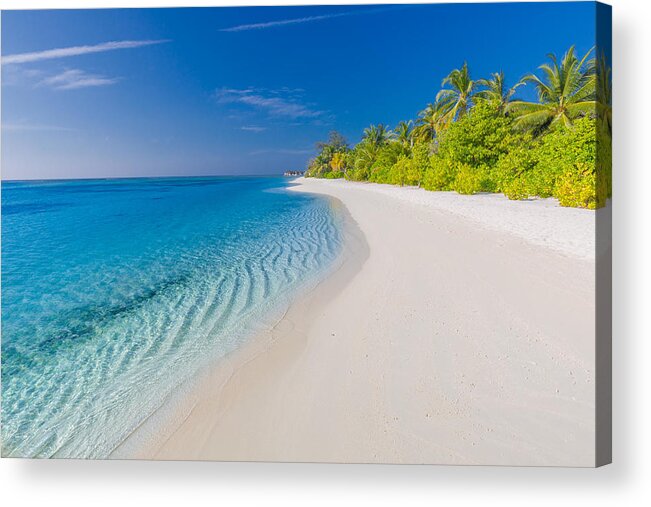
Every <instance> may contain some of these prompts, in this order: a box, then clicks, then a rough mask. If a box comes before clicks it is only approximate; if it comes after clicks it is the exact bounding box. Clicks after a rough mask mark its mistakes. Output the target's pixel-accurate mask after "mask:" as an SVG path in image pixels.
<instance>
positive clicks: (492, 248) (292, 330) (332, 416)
mask: <svg viewBox="0 0 651 507" xmlns="http://www.w3.org/2000/svg"><path fill="white" fill-rule="evenodd" d="M296 182H297V186H296V187H293V190H294V191H299V192H316V193H320V194H325V195H329V196H332V197H334V198H336V199H338V200H339V201H340V202H341V203H343V205H344V206H345V208H346V209H347V211H348V213H349V220H348V221H349V226H348V228H347V232H346V249H345V252H344V255H343V263H342V264H341V266H340V267H339V269H338V270H337V271H336V272H335V273H334V274H333V275H332V276H330V277H329V278H328V279H327V280H326V281H324V282H323V283H321V284H320V285H319V286H318V287H317V288H316V289H315V290H313V291H311V292H310V293H309V294H308V295H307V296H306V297H304V298H301V299H300V300H299V301H297V302H296V303H295V304H293V305H292V307H291V308H290V309H289V311H288V312H287V313H286V315H285V316H284V317H283V318H282V319H281V320H280V321H279V322H278V324H277V325H276V326H275V327H274V328H273V329H272V330H270V331H267V332H264V333H261V335H260V336H258V337H256V338H255V339H254V340H252V341H251V344H250V345H249V346H247V347H245V348H244V349H242V350H240V351H238V352H237V353H235V354H233V355H232V356H230V357H229V358H228V359H227V360H224V361H222V362H221V363H220V364H219V365H217V366H216V367H215V368H214V371H211V372H210V373H209V374H207V375H206V377H205V378H204V379H202V381H201V382H200V385H199V386H198V387H196V388H195V389H193V391H192V393H191V394H189V395H188V396H186V397H185V398H184V399H185V404H184V405H183V409H182V410H181V409H179V410H178V415H177V417H176V419H174V418H173V419H172V420H173V424H168V425H167V430H166V431H165V432H163V433H161V432H160V431H158V433H157V434H154V435H151V438H148V439H144V440H143V439H141V440H140V441H141V442H143V441H144V442H146V443H147V445H144V446H143V445H140V446H139V447H137V448H136V447H133V446H131V447H130V446H129V445H126V446H125V448H124V449H122V450H121V452H118V453H116V455H115V457H124V456H125V455H128V456H129V457H148V458H157V459H218V460H271V461H325V462H393V463H449V464H509V465H575V466H593V465H594V461H595V457H594V440H595V433H594V411H595V403H594V393H595V390H594V370H593V369H594V356H595V350H594V332H595V324H594V317H595V310H594V308H595V304H594V289H595V281H594V269H595V262H594V213H593V212H590V211H586V210H568V209H563V208H559V207H558V206H556V205H555V204H554V202H553V201H549V200H547V201H533V202H517V203H514V202H511V201H508V200H506V199H504V198H503V197H499V196H474V197H465V196H457V195H456V194H447V193H445V194H441V193H430V192H425V191H422V190H418V189H400V188H396V187H388V186H383V185H370V184H353V183H348V182H343V181H318V180H304V179H298V180H296ZM577 235H578V236H577ZM586 241H587V242H588V243H586ZM589 241H592V244H590V243H589Z"/></svg>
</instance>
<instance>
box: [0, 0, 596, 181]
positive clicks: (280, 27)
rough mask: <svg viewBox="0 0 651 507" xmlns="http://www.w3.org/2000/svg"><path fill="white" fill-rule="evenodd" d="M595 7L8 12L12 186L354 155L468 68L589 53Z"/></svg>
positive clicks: (232, 169) (276, 168)
mask: <svg viewBox="0 0 651 507" xmlns="http://www.w3.org/2000/svg"><path fill="white" fill-rule="evenodd" d="M594 9H595V7H594V4H593V3H592V2H585V3H579V2H577V3H535V4H534V3H522V4H517V3H516V4H513V3H506V4H456V5H454V4H448V5H446V4H440V5H429V6H417V5H413V6H368V5H365V6H332V7H326V6H315V7H248V8H246V7H243V8H194V9H111V10H108V9H97V10H60V11H4V12H3V13H2V177H3V179H34V178H36V179H42V178H93V177H124V176H159V175H170V176H171V175H175V176H176V175H208V174H272V173H280V172H283V171H284V170H287V169H302V168H304V166H305V164H306V162H307V160H308V159H309V158H310V157H311V156H313V154H314V143H315V142H316V141H317V140H320V139H324V138H325V137H326V136H327V134H328V132H329V131H330V130H333V129H336V130H339V131H340V132H342V133H343V134H344V135H345V136H346V137H347V138H348V139H349V141H351V142H356V141H358V139H359V136H360V134H361V132H362V130H363V128H364V127H366V126H368V125H369V124H370V123H386V124H389V125H391V126H393V125H395V124H396V123H397V122H398V121H400V120H402V119H408V118H415V117H416V115H417V114H418V112H419V111H420V110H421V109H423V108H424V107H425V105H426V104H427V103H428V102H431V101H433V99H434V96H435V95H436V92H437V91H438V89H439V88H440V83H441V80H442V79H443V77H444V76H445V75H446V74H448V73H449V71H450V70H451V69H453V68H455V67H459V66H461V65H462V64H463V62H464V61H467V62H468V65H469V67H470V70H471V74H472V76H473V78H475V79H477V78H480V77H485V76H488V75H489V73H491V72H495V71H498V70H500V69H501V70H503V71H504V72H505V73H506V76H507V79H508V80H510V81H511V82H514V81H516V80H517V79H519V78H520V77H522V76H523V75H524V74H526V73H528V72H532V71H535V70H536V67H537V66H538V65H540V64H541V63H543V62H544V61H545V59H546V54H547V53H549V52H554V53H556V54H558V55H559V56H560V55H562V53H563V52H564V51H565V50H566V49H567V48H568V47H569V46H570V45H572V44H575V45H576V46H577V50H578V51H579V52H581V53H583V52H585V51H587V50H588V49H589V48H590V47H592V46H593V45H594V39H595V27H594V23H595V21H594ZM521 90H522V89H521ZM520 93H521V94H524V95H525V96H527V97H529V98H531V95H532V90H527V89H524V90H522V91H521V92H520Z"/></svg>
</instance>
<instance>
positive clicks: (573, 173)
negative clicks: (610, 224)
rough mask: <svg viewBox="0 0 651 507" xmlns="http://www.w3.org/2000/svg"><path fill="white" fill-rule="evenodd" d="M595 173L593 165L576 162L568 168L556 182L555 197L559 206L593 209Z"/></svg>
mask: <svg viewBox="0 0 651 507" xmlns="http://www.w3.org/2000/svg"><path fill="white" fill-rule="evenodd" d="M596 183H597V182H596V175H595V170H594V166H593V165H588V164H585V163H578V164H575V165H574V166H572V167H570V168H568V169H567V170H566V171H565V172H564V173H563V174H562V175H561V176H560V178H559V179H558V182H557V183H556V189H555V190H556V197H557V199H558V202H559V204H560V205H561V206H572V207H579V208H590V209H595V208H596V207H597V195H596V191H595V189H596Z"/></svg>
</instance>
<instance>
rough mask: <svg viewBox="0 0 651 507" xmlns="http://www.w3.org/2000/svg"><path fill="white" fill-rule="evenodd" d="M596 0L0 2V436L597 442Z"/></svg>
mask: <svg viewBox="0 0 651 507" xmlns="http://www.w3.org/2000/svg"><path fill="white" fill-rule="evenodd" d="M610 38H611V35H610V7H608V6H606V5H603V4H596V3H590V2H576V3H574V2H567V3H546V2H545V3H504V4H497V3H496V4H434V5H378V6H373V5H365V6H351V5H340V6H305V7H253V8H248V7H247V8H238V7H232V8H166V9H153V8H151V9H117V10H116V9H98V10H41V11H39V10H32V11H4V12H3V13H2V177H3V181H2V388H3V389H2V455H3V456H4V457H22V458H89V459H106V458H138V459H175V460H197V459H198V460H238V461H248V460H252V461H260V460H262V461H297V462H309V461H312V462H335V463H351V462H354V463H430V464H458V465H470V464H484V465H491V464H492V465H544V466H587V467H592V466H597V465H601V464H605V463H608V462H609V461H610V392H611V391H610V286H611V284H610V257H611V253H610V252H611V246H610V218H609V217H610V198H611V184H610V181H611V162H610V161H611V155H610V146H611V141H610V139H611V130H612V113H611V100H610V98H611V93H610V90H611V70H610V68H611V64H610V54H611V51H610Z"/></svg>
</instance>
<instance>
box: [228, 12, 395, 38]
mask: <svg viewBox="0 0 651 507" xmlns="http://www.w3.org/2000/svg"><path fill="white" fill-rule="evenodd" d="M402 8H404V7H403V6H390V7H379V8H377V9H364V10H358V11H347V12H338V13H335V14H321V15H319V16H305V17H303V18H290V19H280V20H277V21H267V22H263V23H250V24H245V25H236V26H229V27H227V28H221V29H220V30H219V31H220V32H245V31H248V30H264V29H265V28H274V27H277V26H287V25H299V24H302V23H312V22H314V21H322V20H324V19H332V18H342V17H344V16H356V15H358V14H373V13H376V12H384V11H391V10H395V9H402Z"/></svg>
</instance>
